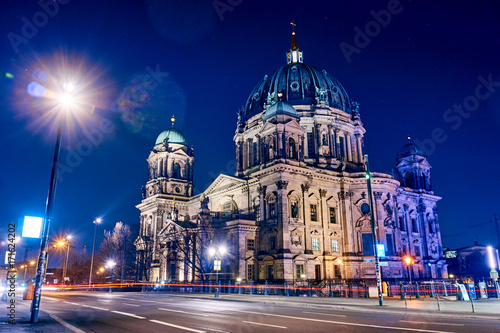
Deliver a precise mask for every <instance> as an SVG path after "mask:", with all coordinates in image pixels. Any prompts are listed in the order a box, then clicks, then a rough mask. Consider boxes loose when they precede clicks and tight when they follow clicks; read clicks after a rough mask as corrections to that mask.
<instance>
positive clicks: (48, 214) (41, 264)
mask: <svg viewBox="0 0 500 333" xmlns="http://www.w3.org/2000/svg"><path fill="white" fill-rule="evenodd" d="M71 92H72V90H71V91H69V90H68V89H64V91H63V93H62V94H61V95H60V98H59V102H60V103H59V105H60V106H61V108H63V109H68V108H70V106H71V102H72V98H69V96H67V94H70V93H71ZM61 139H62V121H61V120H59V124H58V127H57V138H56V147H55V151H54V158H53V160H52V171H51V174H50V183H49V193H48V195H47V203H46V206H45V219H44V220H43V226H42V237H41V238H42V240H41V243H40V254H39V257H38V267H37V271H36V280H35V290H34V296H33V301H32V303H31V316H30V322H31V323H37V322H38V312H39V310H40V298H41V294H42V285H43V275H44V273H45V266H46V259H47V256H46V255H47V250H48V244H49V228H50V221H51V219H52V210H53V208H54V197H55V190H56V184H57V173H58V169H59V168H58V163H59V155H60V152H61Z"/></svg>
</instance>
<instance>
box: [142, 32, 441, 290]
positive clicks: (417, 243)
mask: <svg viewBox="0 0 500 333" xmlns="http://www.w3.org/2000/svg"><path fill="white" fill-rule="evenodd" d="M364 134H365V129H364V127H363V124H362V122H361V116H360V112H359V105H358V104H357V103H356V102H354V101H352V100H351V99H350V98H349V96H348V94H347V92H346V90H345V89H344V87H343V86H342V85H341V84H340V83H339V82H338V81H337V79H335V78H334V77H333V76H332V75H330V74H329V73H327V72H326V71H324V70H323V71H321V70H318V69H316V68H315V67H313V66H310V65H307V64H305V63H304V62H303V52H302V50H300V49H299V48H298V47H297V43H296V39H295V33H294V34H293V35H292V46H291V48H290V50H289V51H288V52H287V64H285V65H284V66H282V67H280V68H278V69H277V70H276V71H275V72H274V73H272V74H271V75H266V76H265V77H264V78H263V80H262V81H261V82H260V83H258V84H257V85H256V86H255V88H254V89H253V91H252V92H251V94H250V96H249V97H248V100H247V102H246V104H245V106H244V107H243V108H242V109H241V110H239V112H238V122H237V128H236V133H235V135H234V143H235V150H236V162H237V163H236V164H237V168H236V174H235V175H234V176H229V175H222V174H221V175H219V176H218V177H217V179H215V180H214V181H213V183H212V184H211V185H210V186H209V187H208V188H207V189H206V190H205V191H204V192H203V193H201V194H199V195H195V196H193V195H192V193H191V192H192V190H191V189H192V186H193V185H192V180H193V177H192V176H193V161H194V156H193V154H192V150H191V149H190V148H189V146H188V144H187V140H186V138H185V137H184V135H183V134H182V133H181V132H180V131H179V130H177V129H175V128H171V129H170V130H167V131H165V132H163V133H162V134H160V136H159V137H158V139H157V140H156V145H155V146H154V148H153V150H152V151H151V153H150V156H149V158H148V163H149V176H150V177H149V181H148V182H147V184H146V185H145V188H144V190H143V200H142V202H141V203H140V204H139V205H138V206H137V208H138V209H139V210H140V211H141V227H140V228H141V229H140V236H139V237H138V239H137V240H136V246H137V253H138V255H137V256H138V266H140V267H142V268H141V269H140V271H141V272H143V274H141V275H140V276H139V279H141V280H148V281H156V280H166V281H183V280H188V281H192V280H197V279H199V276H197V275H196V274H195V271H196V268H195V266H196V264H199V265H200V266H203V267H205V268H204V270H205V271H206V272H210V271H211V266H210V258H206V256H205V255H204V253H205V252H206V248H207V247H208V246H209V245H210V244H215V243H217V244H220V243H224V244H225V246H226V247H227V249H228V252H227V255H226V257H225V258H224V259H223V265H222V272H221V274H222V275H221V276H222V277H223V278H224V279H231V280H235V279H236V278H238V277H239V278H241V279H242V280H243V281H244V282H250V281H255V282H263V281H265V280H267V281H281V282H282V281H287V282H289V283H293V282H296V281H303V280H309V281H322V280H337V281H338V280H349V281H359V280H365V281H366V280H374V279H375V267H374V263H373V244H372V235H371V226H370V215H369V214H366V212H365V213H363V212H362V210H361V206H362V204H364V203H367V202H368V196H367V185H366V180H365V178H364V175H365V174H364V165H363V138H364ZM430 169H431V166H430V165H429V163H428V161H427V158H426V156H425V154H424V153H423V152H422V151H421V150H420V149H419V148H418V147H417V146H415V145H414V144H412V143H410V142H408V144H406V145H405V146H404V147H402V148H401V150H400V151H399V153H398V155H397V159H396V165H395V168H394V170H393V171H392V173H391V174H384V173H372V190H373V198H374V213H375V220H376V221H375V223H376V233H377V238H378V243H379V244H383V245H384V249H385V255H384V256H383V257H382V258H381V261H382V262H384V263H385V262H386V263H387V264H384V265H386V266H383V267H382V275H383V279H384V280H399V279H407V278H408V273H407V272H408V269H407V267H406V266H405V265H404V264H403V257H405V256H408V255H410V256H412V257H413V259H414V264H413V265H412V266H411V269H412V270H413V273H412V275H413V276H412V277H413V278H422V279H430V278H436V279H441V278H446V277H447V269H446V263H445V260H444V258H443V253H442V252H443V251H442V243H441V236H440V231H439V221H438V213H437V208H436V204H437V202H438V201H439V200H440V197H438V196H436V195H434V192H433V191H432V187H431V178H430ZM207 226H208V227H209V228H210V230H211V231H212V232H213V234H212V236H211V238H210V237H205V238H200V239H198V240H197V241H195V239H196V238H195V237H194V236H193V235H194V234H196V233H197V232H199V231H200V230H201V229H202V228H203V229H204V228H206V227H207ZM178 235H183V236H182V237H181V238H182V240H181V243H182V244H177V243H176V239H177V240H178V239H179V236H178ZM180 247H186V248H190V250H189V251H180V250H179V249H180Z"/></svg>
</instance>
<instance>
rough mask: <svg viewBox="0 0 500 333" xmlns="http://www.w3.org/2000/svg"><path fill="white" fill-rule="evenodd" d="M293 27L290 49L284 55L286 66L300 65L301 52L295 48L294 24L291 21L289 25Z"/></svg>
mask: <svg viewBox="0 0 500 333" xmlns="http://www.w3.org/2000/svg"><path fill="white" fill-rule="evenodd" d="M290 24H291V25H292V27H293V31H292V47H291V48H290V50H288V52H287V53H286V60H287V64H293V63H302V50H301V49H299V48H298V47H297V39H296V37H295V26H296V24H295V23H294V22H293V21H292V22H291V23H290Z"/></svg>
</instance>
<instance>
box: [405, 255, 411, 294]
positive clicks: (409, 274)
mask: <svg viewBox="0 0 500 333" xmlns="http://www.w3.org/2000/svg"><path fill="white" fill-rule="evenodd" d="M404 260H405V263H406V267H407V268H408V277H409V279H410V300H411V294H412V293H413V291H412V287H411V275H412V274H411V271H412V270H410V265H411V264H413V259H412V258H411V257H410V256H406V257H405V259H404Z"/></svg>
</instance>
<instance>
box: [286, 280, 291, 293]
mask: <svg viewBox="0 0 500 333" xmlns="http://www.w3.org/2000/svg"><path fill="white" fill-rule="evenodd" d="M285 296H290V289H288V281H285Z"/></svg>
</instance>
